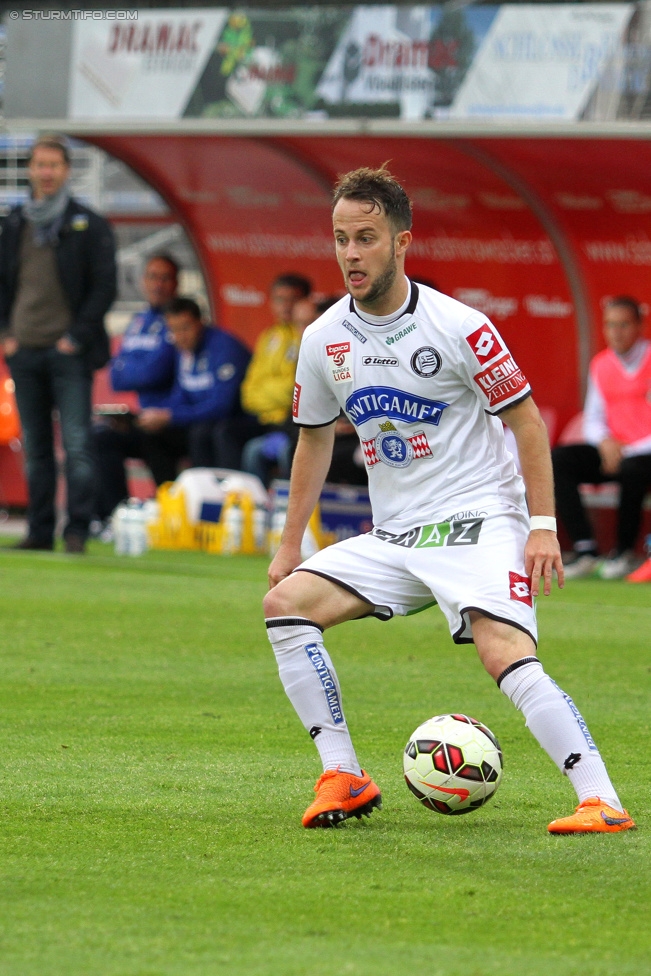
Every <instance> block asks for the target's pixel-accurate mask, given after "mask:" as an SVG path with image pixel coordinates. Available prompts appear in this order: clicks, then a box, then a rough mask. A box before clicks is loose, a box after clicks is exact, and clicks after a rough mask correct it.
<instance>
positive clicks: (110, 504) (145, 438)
mask: <svg viewBox="0 0 651 976" xmlns="http://www.w3.org/2000/svg"><path fill="white" fill-rule="evenodd" d="M94 440H95V455H96V459H97V485H96V503H95V515H96V516H97V517H98V518H100V519H102V520H104V519H107V518H108V517H109V515H110V514H111V512H113V510H114V509H115V507H116V506H117V505H119V504H120V502H122V501H124V499H125V498H127V497H128V495H129V489H128V486H127V476H126V471H125V468H124V462H125V461H126V459H127V458H140V459H141V460H143V461H145V462H146V464H147V466H148V467H149V469H150V471H151V473H152V477H153V479H154V481H155V482H156V484H157V485H162V484H163V482H165V481H174V479H175V478H176V476H177V474H178V465H179V461H180V460H181V459H182V458H184V457H186V456H187V454H188V437H187V432H186V430H185V428H183V427H165V428H164V429H163V430H161V431H159V432H158V433H157V434H145V433H144V432H143V431H141V430H140V429H139V428H138V427H136V425H135V423H134V419H133V417H111V418H106V419H104V420H103V421H102V422H101V423H100V424H98V425H97V426H96V427H95V429H94Z"/></svg>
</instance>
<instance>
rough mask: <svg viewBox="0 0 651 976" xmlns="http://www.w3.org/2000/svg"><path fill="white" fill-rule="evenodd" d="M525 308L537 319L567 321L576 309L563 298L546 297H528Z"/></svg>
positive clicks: (525, 300)
mask: <svg viewBox="0 0 651 976" xmlns="http://www.w3.org/2000/svg"><path fill="white" fill-rule="evenodd" d="M524 307H525V308H526V310H527V312H528V313H529V315H531V317H532V318H535V319H566V318H568V317H569V316H570V315H571V314H572V311H573V309H574V306H573V305H572V303H571V302H565V301H563V299H562V298H547V297H546V296H545V295H527V296H526V297H525V299H524Z"/></svg>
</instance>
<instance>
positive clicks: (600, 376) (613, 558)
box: [552, 296, 651, 579]
mask: <svg viewBox="0 0 651 976" xmlns="http://www.w3.org/2000/svg"><path fill="white" fill-rule="evenodd" d="M643 328H644V322H643V318H642V312H641V310H640V307H639V305H638V303H637V302H636V301H635V299H633V298H629V297H628V296H621V297H619V298H613V299H612V300H611V301H610V302H609V303H608V304H607V306H606V310H605V313H604V337H605V339H606V344H607V347H608V348H607V349H604V350H603V351H602V352H600V353H598V354H597V355H596V356H595V357H594V359H593V360H592V363H591V364H590V377H589V381H588V392H587V395H586V401H585V411H584V419H583V432H584V437H585V440H586V443H585V444H569V445H566V446H562V447H557V448H555V449H554V451H553V454H552V459H553V464H554V479H555V482H556V505H557V506H558V514H559V515H560V517H561V519H562V521H563V524H564V525H565V528H566V529H567V532H568V534H569V536H570V538H571V540H572V543H573V546H574V551H575V553H576V559H575V561H574V562H573V563H570V564H569V565H568V566H567V568H566V575H567V578H568V579H578V578H580V577H583V576H590V575H592V574H593V573H594V572H595V571H596V572H598V574H599V575H600V576H601V577H602V578H603V579H621V578H622V577H623V576H626V575H627V573H630V572H631V570H632V569H633V568H634V566H635V563H636V559H635V555H634V553H633V549H634V547H635V542H636V540H637V536H638V532H639V530H640V521H641V513H642V502H643V501H644V495H645V493H646V491H647V489H648V488H649V486H651V342H649V340H648V339H645V338H643V335H642V332H643ZM605 481H617V482H619V485H620V501H619V512H618V523H617V549H616V551H615V552H613V553H612V554H611V555H610V557H609V558H607V559H605V560H603V559H600V557H599V552H598V549H597V543H596V541H595V539H594V537H593V534H592V529H591V527H590V523H589V521H588V519H587V516H586V513H585V511H584V508H583V505H582V503H581V498H580V495H579V485H581V484H601V483H603V482H605Z"/></svg>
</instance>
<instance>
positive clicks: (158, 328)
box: [93, 254, 185, 523]
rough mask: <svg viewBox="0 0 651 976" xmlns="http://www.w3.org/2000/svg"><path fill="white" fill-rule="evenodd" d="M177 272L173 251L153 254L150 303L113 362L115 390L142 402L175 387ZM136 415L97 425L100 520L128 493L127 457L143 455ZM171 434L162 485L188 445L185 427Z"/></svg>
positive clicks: (155, 401) (157, 476) (160, 470)
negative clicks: (169, 313) (171, 324)
mask: <svg viewBox="0 0 651 976" xmlns="http://www.w3.org/2000/svg"><path fill="white" fill-rule="evenodd" d="M178 273H179V266H178V264H177V263H176V261H175V260H174V259H173V258H171V257H170V256H169V255H168V254H155V255H153V256H152V257H150V258H149V259H148V261H147V263H146V265H145V269H144V271H143V275H142V278H141V282H140V287H141V289H142V293H143V295H144V297H145V299H146V301H147V308H146V309H145V310H144V311H142V312H137V313H136V314H135V315H134V316H133V318H132V320H131V322H130V323H129V325H128V326H127V329H126V332H125V333H124V336H123V339H122V344H121V347H120V351H119V353H118V355H117V356H116V357H115V358H114V360H113V362H112V363H111V385H112V387H113V389H114V390H116V391H118V392H119V391H123V390H133V391H135V392H136V393H137V394H138V399H139V401H140V406H141V407H154V406H158V405H159V404H160V403H161V402H162V401H163V400H164V399H165V398H166V397H167V396H168V395H169V393H170V391H171V389H172V383H173V381H174V362H175V356H174V346H173V344H172V340H171V336H170V334H169V332H168V329H167V324H166V322H165V317H164V309H165V306H166V305H167V304H168V302H169V301H171V299H172V298H174V296H175V294H176V289H177V287H178ZM134 419H135V418H134V417H133V416H132V415H131V414H127V415H126V416H124V415H117V416H104V417H102V418H101V420H100V421H99V422H98V423H97V425H96V426H95V428H94V432H93V433H94V442H95V458H96V472H97V473H96V502H95V514H96V519H98V520H99V522H100V523H103V522H105V521H106V519H107V518H108V517H109V516H110V514H111V512H112V511H113V510H114V508H115V507H116V505H118V504H119V503H120V502H121V501H122V500H123V499H124V498H126V497H127V495H128V489H127V476H126V472H125V467H124V462H125V461H126V459H127V458H142V439H141V436H140V432H139V430H138V429H137V427H136V426H135V423H134ZM169 439H170V451H169V455H167V456H166V455H165V454H164V453H161V457H160V459H159V463H158V465H157V467H156V471H155V472H153V474H154V480H155V481H156V483H157V484H161V483H162V482H163V481H171V480H173V479H174V478H175V477H176V463H177V462H176V458H177V457H178V454H179V444H180V445H181V446H184V445H185V434H184V432H180V433H176V432H174V433H172V432H170V434H169Z"/></svg>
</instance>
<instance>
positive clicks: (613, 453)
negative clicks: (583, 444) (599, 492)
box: [598, 437, 622, 474]
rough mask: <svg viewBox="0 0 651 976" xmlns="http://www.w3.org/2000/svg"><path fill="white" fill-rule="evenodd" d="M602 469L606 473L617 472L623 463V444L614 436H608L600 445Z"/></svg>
mask: <svg viewBox="0 0 651 976" xmlns="http://www.w3.org/2000/svg"><path fill="white" fill-rule="evenodd" d="M598 451H599V456H600V458H601V470H602V471H603V473H604V474H617V472H618V471H619V467H620V465H621V463H622V445H621V444H620V443H619V441H616V440H615V439H614V438H613V437H607V438H606V439H605V440H603V441H602V442H601V444H600V445H599V447H598Z"/></svg>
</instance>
